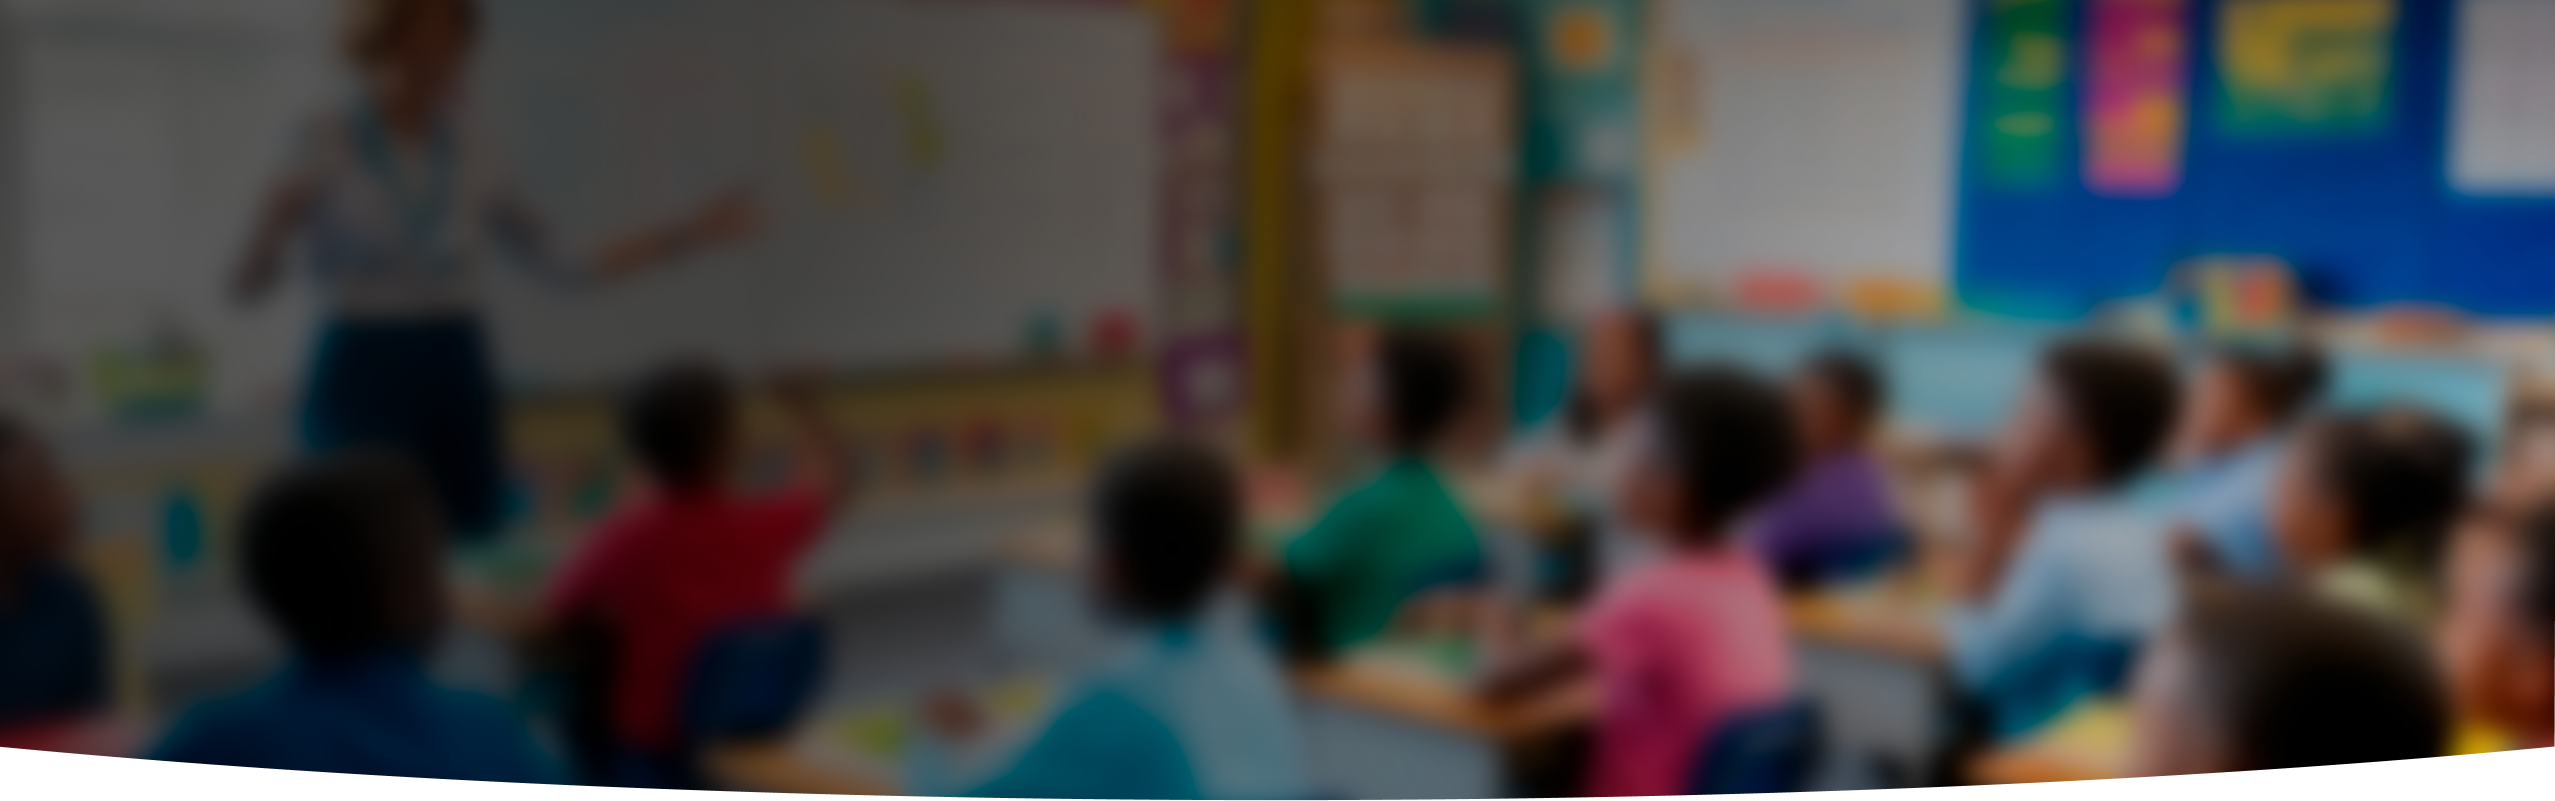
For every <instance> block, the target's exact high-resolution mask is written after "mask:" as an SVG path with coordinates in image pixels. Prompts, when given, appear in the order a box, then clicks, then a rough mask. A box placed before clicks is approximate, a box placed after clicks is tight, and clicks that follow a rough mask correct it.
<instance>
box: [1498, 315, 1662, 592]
mask: <svg viewBox="0 0 2555 801" xmlns="http://www.w3.org/2000/svg"><path fill="white" fill-rule="evenodd" d="M1662 336H1663V335H1662V333H1661V331H1660V325H1659V320H1658V318H1656V317H1653V316H1651V315H1650V314H1649V313H1648V312H1646V311H1643V310H1640V309H1635V308H1625V309H1615V310H1610V311H1607V312H1603V313H1600V314H1598V315H1596V316H1594V317H1591V318H1590V319H1589V320H1588V322H1587V324H1586V326H1585V328H1583V329H1582V331H1581V334H1580V345H1581V349H1582V352H1583V353H1584V354H1585V360H1584V362H1583V364H1584V365H1585V366H1584V369H1582V370H1580V371H1579V374H1578V384H1579V386H1578V392H1577V393H1576V394H1574V395H1573V396H1572V397H1571V401H1570V406H1569V407H1568V408H1567V409H1566V410H1565V411H1564V413H1563V414H1560V415H1557V416H1556V418H1557V419H1555V420H1554V421H1552V422H1551V423H1548V424H1545V425H1543V426H1542V427H1540V428H1538V429H1537V430H1536V431H1535V432H1534V433H1533V434H1531V435H1529V436H1528V437H1527V438H1526V439H1525V440H1523V441H1522V442H1519V443H1518V445H1517V447H1516V448H1515V449H1514V450H1513V451H1511V452H1510V453H1509V454H1507V456H1506V457H1505V458H1504V460H1503V461H1504V462H1505V464H1503V465H1502V468H1503V472H1505V473H1507V474H1508V477H1509V478H1510V479H1511V481H1512V482H1513V483H1514V484H1515V485H1517V488H1518V491H1521V492H1535V491H1545V490H1557V491H1558V492H1559V494H1560V495H1561V496H1562V500H1563V501H1564V502H1566V503H1569V504H1572V505H1575V506H1579V507H1582V508H1581V509H1580V511H1584V512H1587V513H1589V514H1591V516H1593V517H1594V518H1595V520H1594V521H1593V522H1594V529H1593V531H1594V534H1595V539H1596V541H1595V546H1596V547H1595V557H1596V558H1595V562H1596V567H1597V570H1596V571H1595V572H1596V573H1597V574H1598V575H1600V576H1611V575H1615V574H1617V573H1620V572H1622V571H1624V570H1627V569H1630V568H1632V567H1636V566H1639V565H1641V564H1643V563H1644V562H1646V561H1648V559H1649V558H1650V557H1651V556H1653V555H1654V554H1652V553H1651V552H1650V549H1651V542H1652V540H1651V538H1649V537H1645V536H1642V535H1639V534H1635V533H1632V532H1630V531H1626V530H1624V527H1623V519H1622V517H1623V516H1622V514H1621V512H1620V510H1617V509H1615V508H1614V498H1615V496H1616V495H1617V494H1618V493H1617V492H1615V488H1616V486H1617V485H1618V484H1619V483H1621V481H1622V476H1623V473H1624V471H1625V469H1626V463H1627V462H1628V461H1630V454H1631V453H1632V451H1633V450H1634V449H1635V447H1636V445H1637V444H1638V443H1639V442H1640V440H1641V436H1642V434H1641V421H1642V419H1643V418H1644V417H1645V416H1646V415H1644V414H1643V412H1642V408H1643V407H1644V406H1646V405H1647V404H1648V402H1649V399H1650V392H1651V390H1652V388H1653V387H1654V386H1655V385H1656V384H1658V383H1659V377H1660V372H1661V370H1662V369H1663V367H1662V364H1663V362H1664V361H1665V360H1666V356H1665V352H1664V351H1665V348H1666V345H1665V343H1663V342H1661V338H1662ZM1538 485H1540V486H1538Z"/></svg>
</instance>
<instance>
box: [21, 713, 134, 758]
mask: <svg viewBox="0 0 2555 801" xmlns="http://www.w3.org/2000/svg"><path fill="white" fill-rule="evenodd" d="M144 731H145V729H144V727H143V726H142V725H141V724H140V723H138V722H136V721H133V720H130V719H126V718H122V717H116V716H112V715H96V716H84V717H73V718H64V719H60V720H53V721H46V722H41V723H34V724H29V725H24V726H17V727H14V728H11V729H8V730H6V731H0V748H14V749H18V750H21V751H51V752H54V753H59V754H86V755H89V756H108V757H129V756H136V755H139V754H140V753H142V749H143V747H144V743H143V736H144Z"/></svg>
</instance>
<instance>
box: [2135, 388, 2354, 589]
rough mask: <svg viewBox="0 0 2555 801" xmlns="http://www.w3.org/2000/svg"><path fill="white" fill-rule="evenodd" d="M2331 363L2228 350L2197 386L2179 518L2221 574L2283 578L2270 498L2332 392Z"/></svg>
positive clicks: (2181, 456)
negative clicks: (2300, 433) (2299, 436)
mask: <svg viewBox="0 0 2555 801" xmlns="http://www.w3.org/2000/svg"><path fill="white" fill-rule="evenodd" d="M2324 374H2325V365H2324V356H2323V354H2322V353H2321V352H2319V351H2318V350H2316V349H2315V348H2314V346H2312V345H2308V344H2305V343H2293V344H2287V345H2227V346H2222V347H2220V348H2219V349H2217V350H2216V351H2215V352H2213V353H2212V354H2211V356H2210V358H2209V360H2208V361H2207V362H2206V363H2205V364H2204V365H2203V366H2202V367H2201V368H2200V372H2199V375H2198V376H2197V378H2196V379H2195V380H2194V381H2192V383H2191V385H2190V387H2189V389H2190V393H2189V395H2188V400H2187V403H2188V409H2187V411H2186V413H2185V414H2184V415H2183V418H2182V424H2181V427H2180V430H2179V431H2177V432H2176V435H2175V442H2174V446H2173V448H2172V455H2173V460H2174V461H2175V462H2176V463H2178V464H2181V465H2183V466H2184V469H2183V471H2182V475H2181V476H2179V481H2178V482H2177V483H2178V484H2179V492H2178V495H2179V497H2178V498H2176V499H2175V500H2174V502H2173V503H2174V511H2173V513H2172V514H2173V516H2174V517H2175V518H2176V519H2177V521H2178V524H2179V525H2180V526H2182V530H2183V534H2184V536H2187V537H2189V538H2191V539H2192V540H2194V541H2195V542H2196V543H2197V544H2199V545H2200V546H2202V547H2201V553H2202V554H2204V555H2205V556H2206V557H2207V558H2208V559H2209V560H2210V561H2212V562H2214V563H2215V564H2217V565H2218V566H2219V567H2220V568H2221V569H2223V570H2225V571H2227V572H2229V573H2232V574H2234V575H2236V576H2240V577H2246V578H2256V579H2259V578H2269V577H2271V576H2273V575H2275V574H2277V573H2278V572H2279V571H2280V564H2279V546H2278V544H2277V543H2276V542H2274V541H2273V538H2272V536H2271V522H2270V511H2269V507H2270V501H2269V499H2270V497H2271V489H2272V482H2273V479H2274V477H2275V476H2276V475H2277V474H2278V473H2279V465H2280V454H2281V453H2282V451H2283V449H2284V448H2285V447H2286V445H2287V443H2288V440H2289V432H2290V430H2291V428H2292V427H2293V426H2292V423H2294V422H2295V421H2296V420H2297V418H2298V417H2299V415H2300V414H2301V413H2302V412H2304V411H2305V410H2306V408H2307V406H2308V405H2309V404H2311V403H2313V402H2314V401H2315V399H2316V397H2317V396H2318V395H2320V394H2322V393H2323V391H2324Z"/></svg>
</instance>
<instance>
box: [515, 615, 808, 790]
mask: <svg viewBox="0 0 2555 801" xmlns="http://www.w3.org/2000/svg"><path fill="white" fill-rule="evenodd" d="M611 646H612V639H611V636H610V633H609V630H608V629H607V628H605V627H604V626H601V625H595V624H582V625H572V626H570V627H569V633H568V636H566V637H564V638H563V642H562V643H561V644H560V652H561V653H560V654H559V655H558V656H557V658H556V659H557V661H556V663H555V664H556V665H557V667H556V668H555V669H556V671H557V673H558V674H559V679H560V681H561V683H562V684H564V685H565V687H564V692H563V693H562V694H563V695H564V698H563V699H562V701H563V703H562V707H563V709H562V710H561V715H560V717H561V719H562V724H563V725H562V727H561V728H562V729H563V734H564V735H565V738H564V739H566V741H567V746H568V750H569V752H570V754H571V755H572V757H573V760H574V762H575V763H576V766H577V769H578V772H579V774H580V775H581V776H582V777H583V778H584V779H585V781H586V782H588V783H591V784H602V785H608V786H615V787H651V788H661V789H711V788H709V787H708V784H709V783H708V781H707V777H706V776H705V775H704V774H703V772H702V770H701V758H702V756H703V751H704V749H705V748H707V747H709V746H711V745H713V744H716V743H719V742H725V741H734V740H740V739H752V738H758V737H770V736H777V735H780V734H783V733H785V732H787V731H788V730H789V729H790V727H792V726H794V725H796V723H797V722H798V719H799V715H800V714H801V713H802V712H804V711H805V710H806V708H807V706H808V704H809V702H810V701H812V700H813V699H814V697H815V693H816V691H817V690H818V689H819V688H820V687H821V686H822V685H823V682H824V677H825V668H826V639H825V630H824V627H823V626H822V625H820V624H819V623H817V622H816V621H814V620H811V619H807V618H802V617H777V618H769V619H760V620H750V621H745V622H741V623H736V624H732V625H729V626H727V627H725V628H723V629H721V630H719V631H718V632H717V633H716V634H713V635H711V637H710V638H709V639H708V641H707V642H706V643H705V644H704V645H703V646H702V649H701V652H700V654H699V655H697V656H696V657H695V658H694V661H693V663H692V667H691V670H690V673H689V675H688V676H687V678H686V679H685V683H684V686H683V698H682V700H681V706H680V709H681V713H682V731H681V736H682V745H681V746H680V750H679V751H678V753H677V754H676V756H675V757H674V758H673V759H671V760H668V759H661V758H655V757H650V756H645V755H640V754H634V753H631V752H630V751H629V750H628V749H626V748H621V747H618V746H617V745H616V743H615V741H614V740H613V738H612V729H611V727H610V724H609V721H610V718H609V717H608V712H607V710H608V708H609V707H608V703H609V699H610V698H611V689H610V688H611V687H612V685H613V682H614V675H613V674H614V671H613V669H612V664H613V662H612V657H611V655H612V653H613V649H612V647H611Z"/></svg>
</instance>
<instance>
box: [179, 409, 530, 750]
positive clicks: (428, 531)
mask: <svg viewBox="0 0 2555 801" xmlns="http://www.w3.org/2000/svg"><path fill="white" fill-rule="evenodd" d="M439 518H440V512H439V511H438V509H437V507H436V505H435V501H434V496H433V495H432V493H431V491H430V490H429V489H428V486H427V484H426V482H425V480H424V479H423V478H422V477H421V476H420V475H419V473H418V471H416V470H415V469H414V468H413V467H411V466H410V464H409V463H408V462H407V461H406V460H404V459H402V458H399V457H397V456H394V455H391V454H388V453H385V452H378V451H376V452H363V451H357V452H349V453H346V454H341V455H337V456H331V457H326V458H324V459H322V460H320V461H316V462H312V463H309V464H305V465H302V466H300V467H296V468H293V469H291V470H289V471H287V472H285V473H284V474H283V475H282V476H280V477H278V478H276V479H275V480H274V481H273V482H272V483H270V484H268V485H267V486H266V488H265V489H263V490H261V491H260V492H259V493H258V494H257V496H256V498H255V499H254V500H252V501H251V502H250V504H249V509H248V516H247V520H246V521H245V524H244V526H243V530H242V535H243V537H244V538H245V540H244V550H243V553H242V554H241V560H240V561H241V564H242V565H243V566H244V567H245V569H246V572H247V575H246V579H247V581H246V584H247V585H248V589H249V592H250V595H251V597H252V598H253V599H254V600H255V601H256V604H257V607H258V610H259V611H260V612H263V613H264V616H265V618H266V619H267V621H268V622H269V623H270V624H272V625H273V626H274V627H275V628H276V629H278V630H280V632H281V633H282V634H283V635H284V636H283V639H284V640H285V641H286V642H287V643H289V644H290V645H291V647H292V653H291V662H290V663H289V664H287V665H286V666H285V667H284V669H283V670H281V671H280V672H278V673H277V674H276V675H275V676H274V677H273V678H272V679H270V680H268V681H267V682H266V683H265V684H263V685H261V686H259V687H257V688H256V689H253V690H250V691H248V692H246V693H243V694H241V695H238V696H235V697H231V698H227V699H222V700H217V701H212V702H209V703H205V704H203V705H200V706H198V707H196V708H195V709H194V710H192V711H190V712H188V713H187V714H186V715H185V717H183V718H182V719H180V720H179V721H178V722H177V725H176V726H175V727H173V728H172V729H171V730H170V732H169V734H168V735H167V737H166V738H165V739H164V740H162V741H161V743H160V744H159V747H158V748H157V749H156V750H155V751H153V753H152V754H151V758H153V759H164V760H171V761H177V762H195V763H202V764H210V765H232V766H237V767H248V768H274V769H281V770H307V771H325V772H331V773H359V774H368V775H377V776H405V777H410V778H419V779H464V780H472V781H501V782H553V781H557V780H558V779H559V778H560V774H559V771H558V770H557V768H556V765H555V764H554V763H553V762H552V761H551V760H550V758H549V757H548V756H547V755H546V754H544V753H542V752H541V751H540V750H539V749H538V748H537V747H536V746H535V745H534V743H533V740H532V737H531V733H530V731H529V730H527V729H526V728H525V727H524V725H523V723H522V721H521V720H520V719H519V718H517V717H516V716H515V714H514V712H513V711H512V710H510V709H508V708H507V707H505V706H504V705H502V704H500V703H499V702H497V701H496V700H495V699H491V698H487V697H484V696H479V695H475V694H470V693H464V692H460V691H456V690H452V689H447V688H445V687H442V686H440V685H438V684H436V683H435V682H434V681H433V680H432V679H431V678H429V677H428V676H427V675H426V672H425V668H424V666H423V664H422V659H423V657H424V655H425V652H426V650H427V648H428V647H429V646H430V644H431V643H433V642H434V640H435V636H436V632H437V631H438V630H439V629H440V628H441V627H442V624H443V610H444V595H443V589H444V583H443V577H442V570H443V560H442V558H441V556H440V553H441V550H440V545H441V542H442V529H441V526H442V522H441V520H440V519H439Z"/></svg>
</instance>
